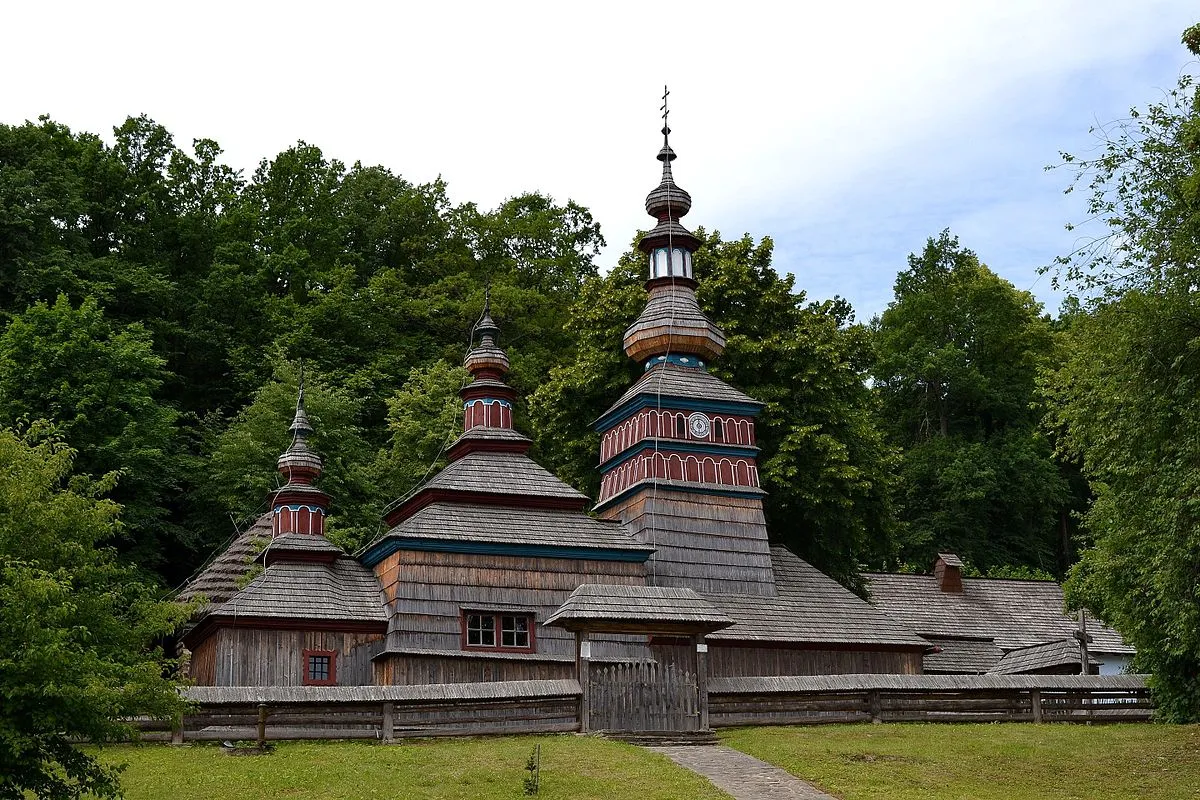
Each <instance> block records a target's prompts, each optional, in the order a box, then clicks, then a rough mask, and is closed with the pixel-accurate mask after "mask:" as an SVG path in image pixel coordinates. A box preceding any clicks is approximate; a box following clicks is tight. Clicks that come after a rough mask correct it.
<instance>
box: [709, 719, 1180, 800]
mask: <svg viewBox="0 0 1200 800" xmlns="http://www.w3.org/2000/svg"><path fill="white" fill-rule="evenodd" d="M721 739H722V740H723V741H724V743H725V744H728V745H730V746H731V747H735V748H737V749H738V750H741V751H743V752H745V753H749V754H751V755H753V756H756V757H758V758H761V759H763V760H764V761H769V762H771V763H772V764H775V765H776V766H779V767H782V768H783V769H785V770H787V771H788V772H790V773H792V774H793V775H797V776H799V777H801V778H804V779H805V780H807V781H810V782H812V783H815V784H816V785H817V786H819V787H820V788H822V789H824V790H825V791H827V792H829V793H831V794H834V795H837V796H838V797H841V798H844V800H884V798H886V800H916V799H917V798H920V800H951V798H953V800H959V799H960V798H970V799H971V800H1024V799H1025V798H1054V799H1055V800H1073V799H1074V798H1079V800H1105V799H1106V798H1113V800H1116V798H1121V800H1127V798H1142V799H1143V800H1145V799H1146V798H1151V799H1153V800H1168V798H1171V799H1173V798H1188V799H1189V800H1195V798H1197V797H1200V726H1197V725H1190V726H1175V725H1148V724H1140V725H1103V726H1101V725H1096V726H1084V725H1030V724H1020V725H1016V724H1014V725H920V724H913V725H902V724H887V725H836V726H816V727H807V728H742V729H736V730H730V731H725V732H722V734H721Z"/></svg>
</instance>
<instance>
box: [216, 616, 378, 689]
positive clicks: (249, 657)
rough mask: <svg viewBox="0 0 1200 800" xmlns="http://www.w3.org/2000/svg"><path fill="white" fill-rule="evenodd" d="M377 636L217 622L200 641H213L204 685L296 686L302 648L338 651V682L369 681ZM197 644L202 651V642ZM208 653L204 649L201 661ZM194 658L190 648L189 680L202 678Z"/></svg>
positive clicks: (301, 674) (355, 683) (301, 668)
mask: <svg viewBox="0 0 1200 800" xmlns="http://www.w3.org/2000/svg"><path fill="white" fill-rule="evenodd" d="M383 638H384V637H383V634H368V633H337V632H331V631H294V630H265V629H260V628H232V627H231V628H221V629H219V630H218V631H217V632H216V633H215V634H213V635H212V636H210V637H209V638H208V640H206V642H205V645H207V644H208V643H209V642H212V643H213V648H212V656H211V658H212V661H213V663H214V669H213V672H212V673H211V674H212V675H213V680H212V681H211V682H210V683H209V685H216V686H301V685H303V683H304V667H305V665H304V658H303V656H304V651H305V650H334V651H336V652H337V653H338V656H337V667H336V669H337V682H338V685H340V686H362V685H369V684H370V683H371V682H372V677H373V676H372V668H371V656H372V655H374V653H376V652H378V648H379V646H380V645H381V644H382V641H383ZM377 643H378V644H377ZM372 645H375V646H374V647H372ZM200 649H201V651H203V646H202V647H201V648H200ZM208 658H209V655H208V653H204V654H203V661H202V663H204V662H206V661H207V659H208ZM196 660H197V658H196V654H193V656H192V663H193V669H192V676H193V680H195V681H196V683H198V684H203V683H204V681H203V680H202V676H201V675H199V674H197V672H196V668H195V664H196Z"/></svg>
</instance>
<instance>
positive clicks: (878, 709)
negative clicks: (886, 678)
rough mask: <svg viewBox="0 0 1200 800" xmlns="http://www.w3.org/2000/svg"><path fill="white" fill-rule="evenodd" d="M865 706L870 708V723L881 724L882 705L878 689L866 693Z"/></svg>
mask: <svg viewBox="0 0 1200 800" xmlns="http://www.w3.org/2000/svg"><path fill="white" fill-rule="evenodd" d="M867 705H868V706H870V708H871V722H883V703H882V702H881V701H880V699H879V690H878V689H872V690H871V691H869V692H867Z"/></svg>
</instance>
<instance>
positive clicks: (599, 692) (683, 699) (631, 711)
mask: <svg viewBox="0 0 1200 800" xmlns="http://www.w3.org/2000/svg"><path fill="white" fill-rule="evenodd" d="M590 689H591V693H590V695H591V702H590V707H589V725H588V728H589V729H590V730H594V731H598V730H604V731H698V730H700V710H699V700H698V695H697V689H696V675H695V673H692V672H687V671H686V670H683V669H680V668H679V667H678V666H676V665H675V664H665V665H664V664H659V663H657V662H654V661H635V662H621V663H616V664H606V665H604V666H599V665H593V667H592V671H591V675H590Z"/></svg>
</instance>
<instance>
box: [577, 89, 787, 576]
mask: <svg viewBox="0 0 1200 800" xmlns="http://www.w3.org/2000/svg"><path fill="white" fill-rule="evenodd" d="M664 108H665V107H664ZM665 119H666V115H665V114H664V126H663V130H662V133H663V146H662V149H661V150H659V153H658V160H659V161H661V162H662V165H663V167H662V180H661V181H660V183H659V184H658V186H657V187H656V188H655V189H654V190H653V191H652V192H650V194H649V195H648V196H647V197H646V212H647V213H648V214H650V216H652V217H654V218H655V219H656V220H657V224H656V225H655V227H654V228H653V229H652V230H650V231H649V232H648V233H647V234H646V235H645V236H643V237H642V239H641V241H640V242H639V243H638V247H639V249H640V250H641V251H642V252H643V253H645V254H646V256H647V261H648V266H649V280H648V281H647V282H646V289H647V291H648V293H649V298H648V300H647V302H646V307H645V309H643V311H642V313H641V315H640V316H639V317H638V318H637V320H636V321H634V323H633V324H632V325H630V326H629V328H628V330H626V331H625V341H624V343H625V353H626V354H627V355H628V356H629V357H630V358H632V359H634V360H636V361H638V362H639V363H641V364H642V365H643V366H644V368H645V373H644V374H643V375H642V377H641V378H640V379H639V380H638V381H637V382H636V383H635V384H634V385H633V386H632V387H631V388H630V389H629V390H628V391H627V392H625V394H624V395H622V396H621V398H620V399H619V400H617V402H616V403H614V404H613V406H612V407H611V408H609V409H608V411H606V412H605V413H604V414H603V415H602V416H601V417H600V419H598V420H597V421H596V424H595V427H596V429H597V430H598V431H600V433H601V443H600V470H601V475H602V477H601V486H600V497H599V500H598V502H597V506H596V510H597V511H598V512H599V514H600V516H602V517H604V518H606V519H619V520H621V521H622V522H623V523H625V525H626V526H627V528H628V529H629V530H630V531H631V532H632V533H633V534H634V535H635V536H637V538H638V539H639V540H640V541H642V542H644V543H646V544H648V545H651V546H653V547H654V548H655V553H654V555H653V556H651V559H650V562H649V570H650V573H651V574H650V575H649V578H650V580H651V582H652V583H655V584H657V585H661V586H686V587H690V588H693V589H696V590H698V591H702V592H716V593H722V592H725V593H738V594H763V595H773V594H774V593H775V584H774V578H773V576H772V573H771V557H770V549H769V546H768V543H767V529H766V522H765V519H764V517H763V508H762V497H763V494H764V492H763V491H762V489H761V488H760V487H759V480H758V465H757V461H756V457H757V455H758V448H757V446H756V445H755V438H754V421H755V417H756V416H757V415H758V413H759V411H760V410H761V408H762V403H760V402H758V401H757V400H754V399H753V398H751V397H749V396H748V395H746V394H744V393H742V392H740V391H738V390H737V389H735V388H733V387H732V386H730V385H728V384H726V383H725V382H724V381H722V380H720V379H719V378H717V377H715V376H714V375H712V374H711V373H710V372H708V365H709V363H710V362H712V361H713V360H714V359H716V358H718V357H719V356H720V355H721V353H722V351H723V350H724V349H725V334H724V333H723V332H722V331H721V329H720V328H719V327H717V325H716V324H715V323H713V321H712V320H710V319H709V318H708V317H706V316H705V315H704V312H702V311H701V310H700V306H699V304H698V303H697V302H696V287H697V285H698V284H697V281H696V279H695V276H694V274H693V264H692V260H693V255H694V253H695V252H696V249H697V248H698V247H699V246H700V241H699V240H698V239H697V238H696V237H695V236H694V235H693V234H692V233H691V231H689V230H688V229H687V228H685V227H683V225H682V224H681V223H680V221H679V220H680V218H681V217H683V216H684V215H685V214H687V212H688V211H689V210H690V209H691V205H692V198H691V196H690V195H689V194H688V193H687V192H685V191H684V190H683V189H681V188H679V186H677V185H676V184H675V179H674V176H673V174H672V170H671V162H672V161H674V160H675V158H676V156H675V151H674V150H672V149H671V145H670V140H669V136H670V132H671V130H670V128H669V127H667V125H666V124H665Z"/></svg>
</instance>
